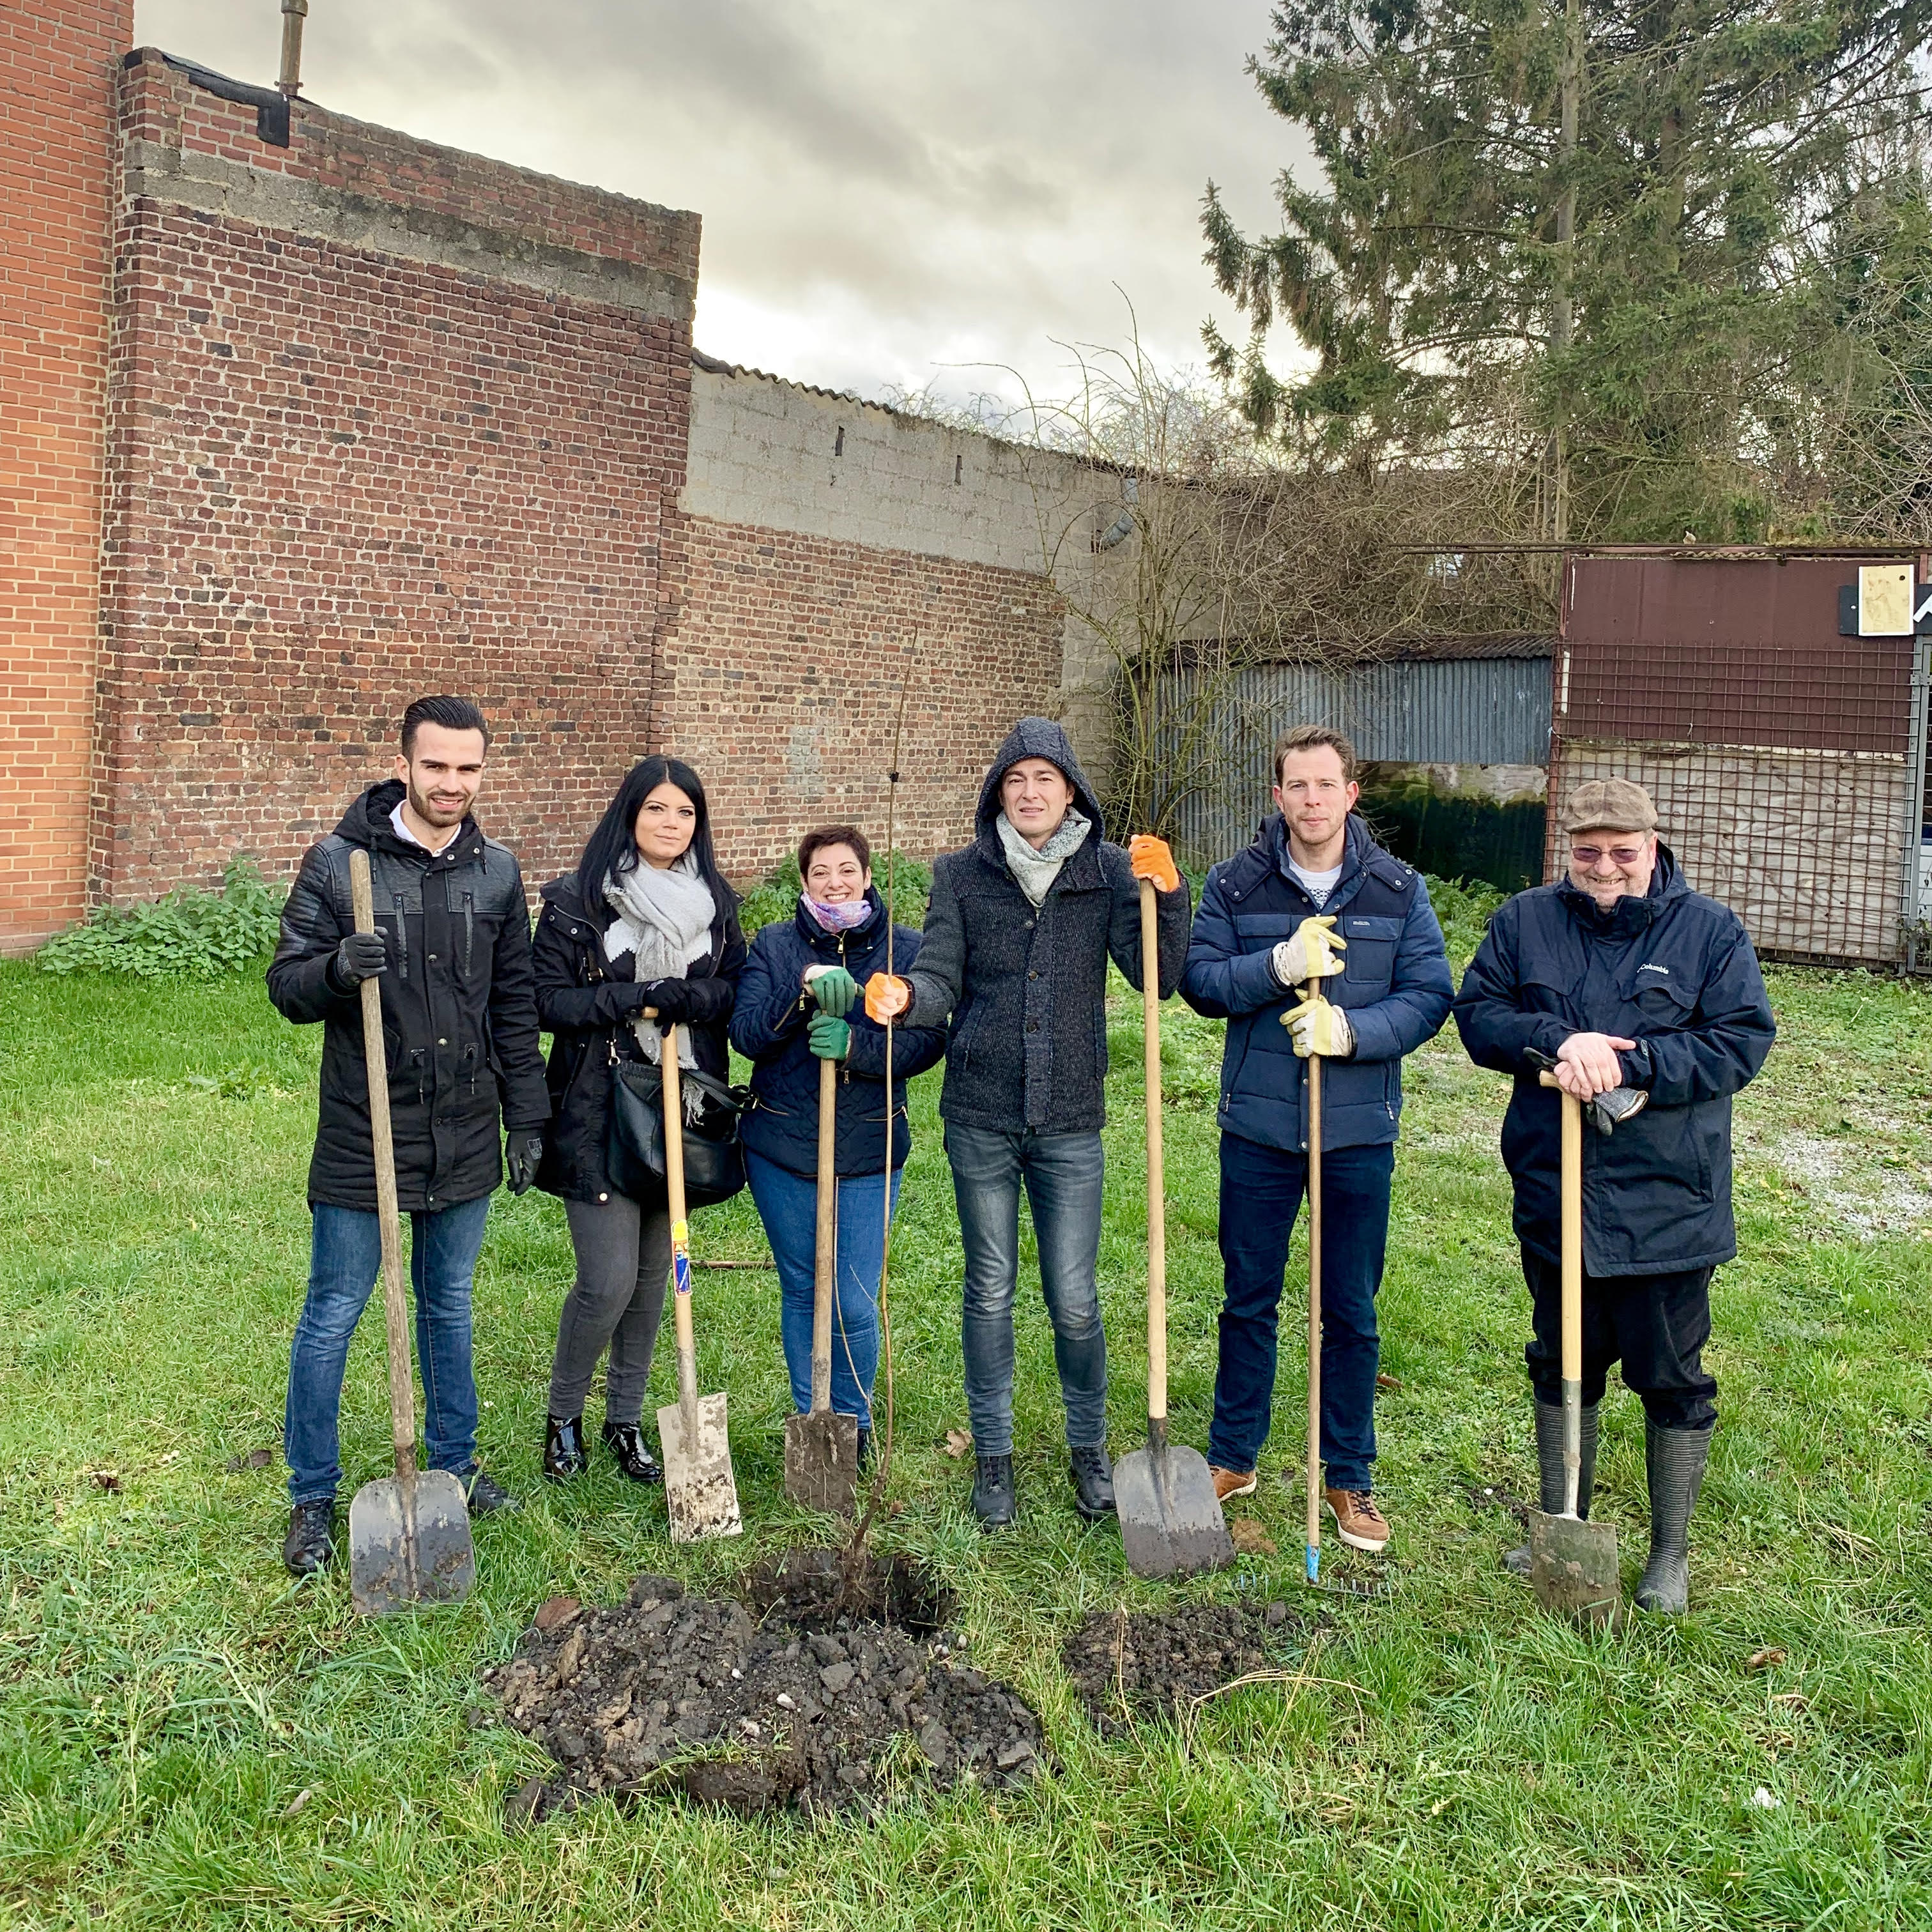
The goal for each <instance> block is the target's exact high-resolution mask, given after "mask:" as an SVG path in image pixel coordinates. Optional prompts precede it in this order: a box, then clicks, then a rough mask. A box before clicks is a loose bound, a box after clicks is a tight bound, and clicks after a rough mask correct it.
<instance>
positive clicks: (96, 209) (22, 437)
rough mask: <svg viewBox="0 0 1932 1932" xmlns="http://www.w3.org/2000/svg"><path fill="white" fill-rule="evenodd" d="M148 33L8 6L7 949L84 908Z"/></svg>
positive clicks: (2, 499) (0, 124) (3, 138)
mask: <svg viewBox="0 0 1932 1932" xmlns="http://www.w3.org/2000/svg"><path fill="white" fill-rule="evenodd" d="M132 34H133V4H132V0H34V4H32V5H25V6H7V7H0V205H4V206H5V209H6V223H7V239H6V245H5V248H0V953H10V952H18V951H21V950H25V949H26V947H29V946H31V945H34V944H37V943H38V941H40V940H42V939H43V938H46V935H48V934H49V933H50V932H56V931H58V929H60V928H61V927H62V926H65V925H67V924H68V922H70V921H71V920H73V919H76V918H77V917H78V916H80V913H81V911H82V910H83V907H84V905H85V903H86V885H87V822H88V799H89V794H90V791H91V790H92V785H91V774H90V760H91V754H92V736H93V723H94V680H95V649H96V637H97V631H98V620H99V596H100V551H101V479H102V464H103V457H104V445H105V440H106V434H107V371H108V328H107V308H108V288H109V282H110V271H111V261H112V256H111V250H110V239H109V238H110V203H111V190H110V181H111V177H112V173H113V157H114V151H115V142H116V136H115V74H116V69H117V65H118V61H119V58H120V55H121V52H122V50H123V49H124V48H125V47H126V46H127V41H128V40H129V39H130V37H132Z"/></svg>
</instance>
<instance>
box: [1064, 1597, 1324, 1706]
mask: <svg viewBox="0 0 1932 1932" xmlns="http://www.w3.org/2000/svg"><path fill="white" fill-rule="evenodd" d="M1306 1628H1307V1620H1306V1619H1304V1618H1302V1617H1301V1616H1297V1615H1296V1613H1295V1612H1294V1611H1293V1610H1290V1609H1289V1607H1288V1606H1287V1604H1285V1603H1280V1602H1276V1603H1271V1604H1268V1605H1267V1606H1266V1607H1265V1608H1257V1609H1248V1608H1246V1607H1243V1606H1241V1605H1238V1604H1193V1605H1190V1607H1188V1608H1187V1609H1185V1610H1164V1611H1160V1612H1151V1611H1149V1612H1142V1613H1135V1614H1130V1613H1127V1612H1125V1611H1122V1610H1095V1611H1094V1612H1092V1613H1091V1614H1090V1615H1089V1616H1088V1618H1087V1619H1086V1621H1085V1622H1084V1623H1082V1625H1081V1626H1080V1628H1079V1629H1078V1630H1076V1631H1075V1632H1074V1633H1073V1635H1072V1636H1071V1637H1069V1638H1068V1639H1067V1643H1066V1644H1065V1646H1064V1648H1063V1649H1062V1650H1061V1663H1062V1664H1064V1665H1065V1666H1066V1667H1067V1676H1070V1678H1072V1679H1073V1686H1074V1688H1075V1689H1076V1691H1079V1694H1080V1700H1081V1702H1082V1703H1084V1704H1085V1706H1087V1709H1088V1713H1089V1715H1091V1717H1092V1718H1093V1720H1094V1723H1095V1724H1097V1726H1099V1727H1100V1730H1102V1731H1103V1733H1106V1735H1107V1736H1110V1737H1111V1736H1119V1735H1120V1734H1121V1733H1122V1732H1123V1731H1124V1730H1127V1727H1128V1725H1129V1724H1130V1723H1136V1722H1143V1721H1146V1720H1148V1719H1150V1718H1166V1717H1172V1716H1175V1715H1178V1714H1179V1713H1181V1712H1183V1711H1184V1710H1185V1709H1187V1708H1188V1707H1189V1706H1192V1705H1193V1703H1195V1702H1196V1700H1198V1699H1199V1698H1202V1697H1205V1696H1207V1695H1208V1694H1209V1693H1210V1692H1211V1691H1218V1690H1219V1689H1220V1688H1221V1687H1222V1685H1224V1684H1232V1682H1234V1681H1235V1679H1236V1678H1238V1677H1244V1676H1247V1674H1248V1673H1250V1671H1256V1670H1268V1669H1270V1668H1272V1667H1277V1665H1278V1659H1277V1658H1276V1657H1274V1655H1271V1653H1270V1652H1269V1650H1268V1649H1267V1647H1266V1646H1268V1645H1269V1644H1271V1643H1272V1644H1280V1643H1285V1642H1286V1641H1288V1640H1291V1639H1292V1638H1293V1637H1295V1636H1297V1635H1298V1634H1300V1633H1301V1631H1304V1630H1305V1629H1306Z"/></svg>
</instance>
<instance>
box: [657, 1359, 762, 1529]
mask: <svg viewBox="0 0 1932 1932" xmlns="http://www.w3.org/2000/svg"><path fill="white" fill-rule="evenodd" d="M695 1408H696V1410H697V1427H696V1429H695V1430H693V1431H692V1433H691V1439H688V1440H687V1439H686V1437H685V1429H684V1411H683V1409H682V1407H681V1406H679V1404H677V1403H673V1404H672V1405H671V1406H670V1408H668V1409H659V1410H658V1446H659V1447H660V1448H662V1450H663V1451H664V1503H665V1506H666V1508H667V1509H668V1511H670V1540H671V1541H672V1542H673V1543H703V1542H705V1541H707V1540H708V1539H709V1538H712V1537H714V1536H736V1535H737V1534H738V1532H739V1531H740V1530H741V1529H743V1527H744V1525H743V1524H742V1523H741V1522H740V1521H739V1518H738V1484H737V1481H736V1478H734V1477H733V1475H732V1474H731V1439H730V1433H729V1432H728V1431H727V1430H726V1428H725V1426H724V1397H723V1396H722V1395H721V1394H720V1395H701V1396H700V1397H698V1398H697V1403H696V1404H695Z"/></svg>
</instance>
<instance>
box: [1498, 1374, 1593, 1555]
mask: <svg viewBox="0 0 1932 1932" xmlns="http://www.w3.org/2000/svg"><path fill="white" fill-rule="evenodd" d="M1600 1407H1601V1404H1599V1403H1594V1402H1593V1403H1590V1404H1589V1406H1588V1407H1587V1408H1586V1409H1584V1410H1583V1412H1582V1413H1581V1415H1580V1417H1579V1418H1578V1421H1579V1422H1580V1427H1579V1429H1578V1430H1577V1436H1578V1444H1577V1461H1578V1463H1579V1465H1580V1467H1579V1469H1578V1470H1577V1515H1578V1516H1580V1517H1583V1519H1584V1520H1586V1521H1587V1520H1589V1514H1590V1497H1591V1495H1592V1492H1594V1490H1595V1488H1596V1487H1597V1420H1598V1409H1599V1408H1600ZM1536 1475H1537V1484H1538V1502H1539V1504H1540V1505H1541V1508H1542V1511H1543V1513H1544V1515H1545V1516H1559V1515H1561V1514H1562V1510H1563V1406H1562V1403H1554V1404H1552V1403H1547V1402H1540V1403H1538V1404H1537V1405H1536ZM1503 1568H1505V1570H1507V1571H1509V1573H1510V1574H1511V1575H1512V1576H1514V1577H1527V1576H1528V1575H1529V1544H1521V1545H1520V1546H1519V1547H1517V1548H1516V1549H1514V1550H1505V1552H1504V1553H1503Z"/></svg>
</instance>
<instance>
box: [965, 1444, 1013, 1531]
mask: <svg viewBox="0 0 1932 1932" xmlns="http://www.w3.org/2000/svg"><path fill="white" fill-rule="evenodd" d="M1019 1513H1020V1499H1019V1494H1018V1493H1017V1492H1016V1490H1015V1489H1014V1487H1013V1458H1012V1457H1010V1456H982V1457H980V1458H979V1463H978V1468H977V1472H976V1473H975V1475H974V1478H973V1514H974V1515H975V1516H977V1517H978V1518H979V1519H980V1528H981V1529H989V1530H990V1529H1006V1528H1007V1527H1008V1526H1010V1524H1011V1523H1013V1520H1014V1518H1015V1517H1017V1516H1018V1515H1019Z"/></svg>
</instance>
